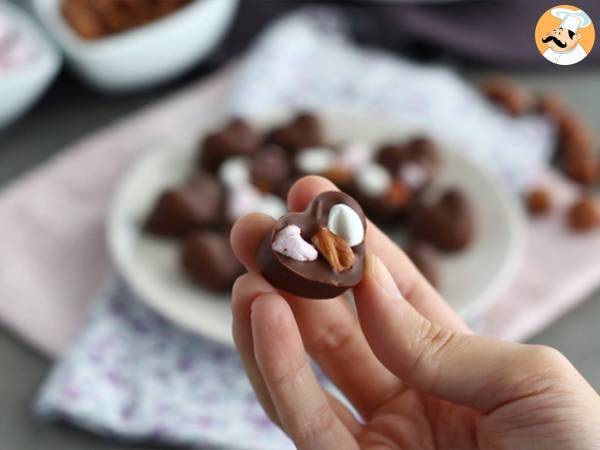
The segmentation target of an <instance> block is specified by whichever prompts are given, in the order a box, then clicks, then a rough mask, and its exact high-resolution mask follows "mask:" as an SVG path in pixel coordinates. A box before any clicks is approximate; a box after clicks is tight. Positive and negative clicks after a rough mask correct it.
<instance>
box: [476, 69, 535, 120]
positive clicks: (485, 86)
mask: <svg viewBox="0 0 600 450" xmlns="http://www.w3.org/2000/svg"><path fill="white" fill-rule="evenodd" d="M481 91H482V92H483V94H484V95H485V96H486V97H487V98H488V100H490V101H491V102H493V103H495V104H497V105H498V106H499V107H501V108H502V109H504V110H505V111H506V112H507V113H508V114H510V115H511V116H521V115H523V114H526V113H528V112H529V111H531V109H532V108H533V106H534V104H535V98H534V97H533V95H532V94H531V93H530V92H529V91H528V90H527V89H525V88H524V87H523V86H521V85H520V84H518V83H517V82H516V81H514V80H511V79H510V78H505V77H501V76H493V77H490V78H488V79H486V80H485V81H484V82H483V83H481Z"/></svg>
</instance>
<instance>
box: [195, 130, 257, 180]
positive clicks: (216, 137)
mask: <svg viewBox="0 0 600 450" xmlns="http://www.w3.org/2000/svg"><path fill="white" fill-rule="evenodd" d="M259 143H260V137H259V135H258V134H257V133H256V132H255V131H254V130H253V129H252V127H251V126H250V124H249V123H248V122H246V121H245V120H242V119H233V120H232V121H231V122H229V123H228V124H227V125H226V126H225V128H223V129H222V130H220V131H217V132H215V133H211V134H209V135H207V136H206V138H204V140H203V142H202V146H201V150H200V154H199V165H200V167H201V168H203V169H205V170H207V171H209V172H211V173H212V172H215V171H216V170H217V169H218V168H219V166H220V165H221V164H222V163H223V161H225V160H226V159H227V158H230V157H233V156H252V155H253V154H254V153H255V152H256V151H257V150H258V146H259Z"/></svg>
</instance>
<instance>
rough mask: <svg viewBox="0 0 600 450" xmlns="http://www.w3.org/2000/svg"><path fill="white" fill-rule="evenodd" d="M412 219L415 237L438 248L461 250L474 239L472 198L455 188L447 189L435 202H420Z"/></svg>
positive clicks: (412, 229)
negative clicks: (426, 203)
mask: <svg viewBox="0 0 600 450" xmlns="http://www.w3.org/2000/svg"><path fill="white" fill-rule="evenodd" d="M412 219H413V220H412V223H411V231H412V235H413V237H414V238H415V239H417V240H422V241H425V242H429V243H431V244H433V245H434V246H435V247H437V248H438V249H439V250H444V251H457V250H462V249H464V248H465V247H467V246H468V245H469V244H470V243H471V242H472V240H473V238H474V236H475V232H476V230H475V228H476V226H475V215H474V212H473V210H472V207H471V204H470V202H469V199H468V198H467V197H466V195H465V194H464V193H463V192H462V191H460V190H458V189H456V188H452V189H448V190H447V191H446V192H444V193H443V194H442V195H441V197H440V198H439V199H438V200H437V201H436V202H434V203H433V204H430V205H423V206H421V207H420V208H419V209H418V210H417V211H415V214H414V216H413V218H412Z"/></svg>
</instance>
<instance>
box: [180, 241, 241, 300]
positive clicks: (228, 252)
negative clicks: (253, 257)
mask: <svg viewBox="0 0 600 450" xmlns="http://www.w3.org/2000/svg"><path fill="white" fill-rule="evenodd" d="M180 261H181V266H182V267H183V269H184V271H185V273H186V274H187V275H188V277H189V278H190V279H191V280H192V281H194V282H195V283H197V284H199V285H201V286H203V287H205V288H207V289H209V290H211V291H214V292H225V291H227V290H229V289H231V286H232V285H233V282H234V281H235V279H236V278H237V277H238V276H240V275H241V274H242V273H243V272H244V268H243V266H242V264H241V263H240V262H239V261H238V260H237V258H236V257H235V255H234V254H233V250H232V249H231V245H230V244H229V238H228V236H227V235H226V234H221V233H216V232H213V231H197V232H194V233H192V234H190V235H189V236H188V237H187V238H186V239H185V240H184V241H183V244H182V247H181V260H180Z"/></svg>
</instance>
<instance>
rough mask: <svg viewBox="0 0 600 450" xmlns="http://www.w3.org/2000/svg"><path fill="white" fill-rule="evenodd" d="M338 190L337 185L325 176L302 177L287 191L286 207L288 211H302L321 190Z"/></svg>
mask: <svg viewBox="0 0 600 450" xmlns="http://www.w3.org/2000/svg"><path fill="white" fill-rule="evenodd" d="M338 190H339V189H338V188H337V186H336V185H335V184H333V183H332V182H331V181H329V180H328V179H326V178H323V177H320V176H317V175H308V176H306V177H302V178H300V179H299V180H298V181H296V182H295V183H294V184H293V185H292V187H291V188H290V190H289V191H288V196H287V202H288V208H289V209H290V211H303V210H304V209H305V208H306V207H307V206H308V204H309V203H310V202H311V201H312V199H313V198H315V197H316V196H317V195H319V194H320V193H321V192H325V191H338Z"/></svg>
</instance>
